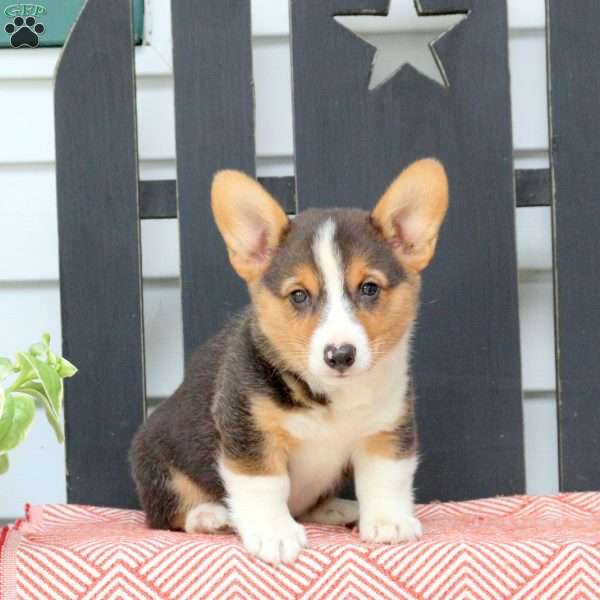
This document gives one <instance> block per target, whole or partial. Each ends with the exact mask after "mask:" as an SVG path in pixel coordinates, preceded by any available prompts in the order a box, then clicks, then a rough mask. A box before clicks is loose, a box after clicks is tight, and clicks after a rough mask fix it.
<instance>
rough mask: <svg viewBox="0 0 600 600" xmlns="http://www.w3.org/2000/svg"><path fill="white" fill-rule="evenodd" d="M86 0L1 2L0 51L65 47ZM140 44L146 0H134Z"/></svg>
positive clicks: (135, 27) (135, 22)
mask: <svg viewBox="0 0 600 600" xmlns="http://www.w3.org/2000/svg"><path fill="white" fill-rule="evenodd" d="M84 3H85V0H37V1H36V2H11V1H10V0H0V48H36V47H38V46H39V47H42V46H62V45H63V44H64V42H65V40H66V38H67V35H68V34H69V31H70V29H71V27H72V26H73V23H75V19H77V16H78V15H79V13H80V11H81V9H82V7H83V5H84ZM133 11H134V30H135V40H136V43H137V44H140V43H141V42H142V38H143V35H144V0H133Z"/></svg>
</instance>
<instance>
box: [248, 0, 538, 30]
mask: <svg viewBox="0 0 600 600" xmlns="http://www.w3.org/2000/svg"><path fill="white" fill-rule="evenodd" d="M296 1H298V0H296ZM508 16H509V24H510V28H511V29H543V27H544V24H545V8H544V0H525V1H524V0H509V2H508ZM356 21H357V23H356V28H357V30H359V31H362V32H371V33H372V32H381V31H415V30H422V31H434V32H442V31H444V30H445V29H446V28H447V27H448V26H449V25H451V24H452V23H453V22H454V21H453V19H452V18H451V17H433V18H432V17H418V16H417V14H416V11H415V8H414V3H413V0H391V10H390V14H389V16H388V17H369V16H364V17H362V18H357V19H356ZM252 31H253V34H254V35H255V36H285V35H288V34H289V10H288V2H287V1H286V0H252Z"/></svg>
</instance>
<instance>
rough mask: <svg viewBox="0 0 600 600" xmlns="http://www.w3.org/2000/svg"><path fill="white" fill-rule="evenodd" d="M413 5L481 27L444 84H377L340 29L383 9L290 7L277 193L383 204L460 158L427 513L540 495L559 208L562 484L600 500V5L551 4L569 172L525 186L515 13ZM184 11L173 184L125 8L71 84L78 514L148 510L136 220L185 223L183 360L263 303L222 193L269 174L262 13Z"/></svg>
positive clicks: (217, 6) (421, 413) (438, 342)
mask: <svg viewBox="0 0 600 600" xmlns="http://www.w3.org/2000/svg"><path fill="white" fill-rule="evenodd" d="M282 1H283V0H282ZM416 4H417V5H418V6H419V10H420V11H421V13H422V14H443V13H466V14H467V17H466V18H465V19H464V20H463V21H462V22H461V23H460V24H459V25H458V26H457V27H456V28H454V29H453V30H452V31H451V32H449V33H448V34H446V35H445V36H444V37H443V38H441V39H440V40H438V41H437V42H436V43H435V45H434V51H435V52H436V54H437V57H438V59H439V60H440V61H441V64H442V65H443V69H444V72H445V76H446V79H447V85H446V86H442V85H439V84H437V83H435V82H433V81H431V80H430V79H428V78H426V77H424V76H423V75H421V74H420V73H418V72H417V71H415V70H414V69H412V68H411V67H405V68H403V69H402V70H401V71H400V72H399V73H397V74H396V75H395V76H394V78H393V79H392V80H390V81H388V82H387V83H386V84H385V85H383V86H381V87H379V88H376V89H375V90H372V91H369V89H368V80H369V72H370V65H371V61H372V59H373V49H371V48H369V47H368V46H366V45H364V44H363V43H362V42H361V41H360V40H359V39H358V38H356V37H355V36H353V35H352V34H351V33H350V32H348V31H346V30H345V29H343V28H341V27H340V26H339V25H338V24H337V23H336V22H335V20H334V19H333V17H334V16H335V15H337V14H361V13H364V12H368V13H371V14H373V13H377V14H381V15H384V14H385V13H386V11H387V8H388V1H387V0H290V11H291V24H292V27H291V41H292V51H293V74H294V75H293V86H294V90H293V92H294V129H295V161H296V163H295V164H296V177H295V179H294V178H290V177H288V178H269V179H265V180H263V183H264V184H265V185H266V187H268V188H269V189H270V190H271V191H272V192H273V193H274V194H275V195H276V196H277V197H278V198H279V199H280V201H281V202H282V203H283V204H284V205H285V208H286V210H287V211H288V212H289V213H294V212H296V211H297V210H302V209H304V208H308V207H320V206H330V205H332V204H344V205H352V206H360V207H364V208H369V207H371V205H372V203H373V201H374V199H376V198H377V197H378V196H379V195H380V194H381V192H382V191H383V190H384V188H385V186H386V185H387V183H388V182H389V181H390V180H391V179H392V177H393V176H394V175H395V174H396V173H398V171H399V170H400V169H402V168H403V167H404V166H406V165H407V164H408V163H409V162H411V161H412V160H414V159H417V158H420V157H423V156H429V155H433V156H437V157H439V158H440V159H441V160H442V161H443V162H444V164H445V165H446V168H447V170H448V173H449V178H450V182H451V210H450V213H449V217H448V222H447V224H446V226H445V227H444V230H443V234H442V237H441V240H440V245H439V252H438V255H437V258H436V260H435V264H434V265H433V266H432V267H431V269H430V270H429V271H428V272H427V274H426V277H425V288H424V298H423V307H422V312H421V320H420V322H421V325H420V327H419V332H418V336H417V348H416V356H415V372H416V379H417V386H418V396H419V404H418V409H419V410H418V418H419V426H420V429H421V439H422V457H423V460H422V467H421V469H420V472H419V476H418V482H417V486H418V495H419V499H420V500H423V501H428V500H432V499H443V500H445V499H466V498H475V497H483V496H493V495H497V494H510V493H519V492H523V491H524V487H525V481H524V480H525V476H524V452H523V418H522V398H521V397H522V388H521V374H520V369H521V366H520V350H519V325H518V295H517V264H516V252H515V226H514V222H515V212H514V211H515V208H516V207H517V206H536V205H548V204H550V203H552V204H553V210H554V216H555V219H554V224H555V258H556V262H555V272H556V282H557V293H556V298H557V302H556V314H557V322H558V334H559V335H558V344H559V352H558V353H557V355H558V357H559V362H558V365H559V369H558V373H559V382H558V390H559V414H560V428H559V435H560V448H561V457H560V460H561V486H562V489H564V490H574V489H584V488H585V489H588V488H600V471H599V470H598V469H597V468H596V460H594V457H595V456H597V455H598V452H599V451H600V433H599V432H600V427H599V425H600V416H599V415H600V410H599V409H598V406H597V405H598V401H599V400H600V369H598V368H597V367H596V356H597V348H598V346H599V345H600V344H599V342H600V329H599V325H600V319H599V317H598V308H597V307H598V306H600V302H599V301H600V293H599V292H600V283H599V281H600V279H599V278H598V277H597V273H598V272H599V270H600V242H599V241H598V233H597V232H598V231H599V230H600V204H599V201H598V200H597V198H596V194H597V192H596V189H597V188H598V187H599V186H598V185H597V179H600V169H599V168H598V167H597V166H596V164H595V163H596V162H598V160H600V142H598V140H599V139H600V136H599V135H598V133H600V132H599V131H598V129H599V128H600V119H598V117H597V115H596V102H597V100H596V99H597V97H598V91H599V90H600V75H599V74H598V69H597V66H598V65H600V36H598V35H597V31H596V29H598V28H600V5H597V4H596V3H595V2H592V0H576V1H573V2H569V3H565V2H561V0H548V8H549V15H550V17H551V22H550V26H549V31H550V33H551V36H550V45H549V47H550V51H549V61H550V81H551V83H552V86H551V108H552V110H551V114H552V123H551V126H552V139H551V147H552V169H551V171H550V172H548V171H520V172H517V173H516V177H515V172H514V170H513V159H512V155H513V145H512V137H511V105H510V86H509V70H508V54H507V46H508V44H507V41H508V38H507V36H508V31H507V13H506V4H505V0H421V1H420V2H418V3H416ZM172 13H173V40H174V48H173V59H174V72H175V108H176V135H177V183H176V184H175V182H172V181H159V182H153V181H152V182H151V181H140V180H139V177H138V166H137V154H136V153H137V140H136V122H135V118H136V117H135V114H136V112H135V71H134V61H133V48H134V47H133V37H132V34H131V31H132V29H131V6H130V2H129V0H88V3H87V5H86V8H85V9H84V11H83V13H82V15H81V17H80V19H79V21H78V23H77V24H76V26H75V29H74V32H73V34H72V36H71V38H70V39H69V42H68V44H67V46H66V48H65V50H64V55H63V57H62V61H61V64H60V68H59V71H58V75H57V81H56V139H57V186H58V211H59V228H60V257H61V258H60V266H61V297H62V316H63V337H64V352H65V354H66V356H68V357H69V358H70V359H72V360H73V361H74V362H75V363H76V364H78V366H79V367H80V372H79V374H78V376H77V377H76V378H74V379H73V380H71V381H69V382H68V387H67V390H66V394H67V397H66V407H65V408H66V429H67V463H68V464H67V470H68V478H69V479H68V498H69V501H71V502H85V503H95V504H105V505H119V506H132V505H135V498H134V494H133V486H132V483H131V481H130V478H129V474H128V468H127V463H126V455H127V447H128V444H129V441H130V439H131V435H132V433H133V431H134V430H135V429H136V428H137V426H138V425H139V424H140V422H141V421H142V419H143V418H144V414H145V386H144V357H143V328H142V302H141V297H142V296H141V268H140V234H139V224H140V218H146V219H152V218H178V222H179V229H180V247H181V277H182V303H183V320H184V328H183V329H184V334H185V337H184V343H185V355H186V356H189V354H190V352H191V350H192V349H193V348H194V347H195V346H196V345H197V344H198V343H200V342H201V341H203V340H204V339H206V338H207V336H209V335H210V334H212V333H213V332H214V331H215V330H216V329H217V328H218V327H219V326H220V325H221V324H222V323H223V322H224V321H225V319H226V318H227V316H228V315H230V314H232V313H233V312H234V311H235V310H237V309H238V308H239V307H240V306H242V305H243V304H244V303H245V302H246V301H247V298H246V292H245V290H244V288H243V286H242V284H241V282H240V281H239V280H238V279H237V277H236V276H235V275H234V274H233V271H232V270H231V269H230V268H229V265H228V261H227V258H226V253H225V250H224V247H223V244H222V243H221V241H220V239H219V238H218V235H217V232H216V229H215V227H214V225H213V223H212V219H211V218H210V211H209V187H210V181H211V178H212V175H213V173H214V172H215V171H216V170H218V169H221V168H238V169H242V170H244V171H246V172H247V173H251V174H253V173H254V170H255V147H254V105H253V88H252V61H251V27H250V0H218V1H215V0H172ZM583 15H586V17H585V18H583ZM582 56H584V57H586V60H585V61H582V60H581V57H582ZM595 59H597V60H595ZM573 90H577V93H573ZM515 184H516V185H515ZM552 198H553V199H554V202H552Z"/></svg>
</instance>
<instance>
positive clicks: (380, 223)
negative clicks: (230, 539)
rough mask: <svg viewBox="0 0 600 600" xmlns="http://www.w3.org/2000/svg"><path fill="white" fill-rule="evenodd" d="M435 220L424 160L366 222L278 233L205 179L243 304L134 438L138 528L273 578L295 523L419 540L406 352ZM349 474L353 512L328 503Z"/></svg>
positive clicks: (296, 225) (431, 173)
mask: <svg viewBox="0 0 600 600" xmlns="http://www.w3.org/2000/svg"><path fill="white" fill-rule="evenodd" d="M447 206H448V183H447V179H446V174H445V172H444V169H443V167H442V166H441V165H440V164H439V163H438V162H437V161H435V160H432V159H425V160H421V161H419V162H416V163H414V164H413V165H411V166H410V167H409V168H408V169H406V170H405V171H404V172H403V173H402V174H401V175H400V176H399V177H398V178H397V179H396V180H395V181H394V182H393V183H392V185H391V186H390V188H389V189H388V190H387V191H386V192H385V194H384V195H383V197H382V198H381V199H380V200H379V202H378V203H377V205H376V206H375V208H374V209H373V211H372V212H371V213H370V214H369V213H367V212H364V211H361V210H352V209H336V210H310V211H307V212H305V213H303V214H300V215H299V216H298V217H296V218H295V219H293V220H289V219H288V218H287V216H286V215H285V213H284V212H283V210H282V209H281V208H280V206H279V204H278V203H277V202H276V201H275V200H274V199H273V198H272V197H271V196H270V195H269V194H268V193H267V192H266V191H265V190H264V189H263V188H262V187H261V186H260V185H259V184H258V183H256V182H255V181H254V180H253V179H251V178H249V177H247V176H246V175H244V174H243V173H239V172H236V171H222V172H220V173H218V174H217V175H216V177H215V179H214V184H213V189H212V207H213V212H214V217H215V220H216V223H217V226H218V228H219V231H220V232H221V234H222V236H223V238H224V240H225V244H226V246H227V251H228V253H229V258H230V260H231V264H232V265H233V268H234V269H235V270H236V271H237V273H238V274H239V275H240V277H242V278H243V279H244V280H245V281H246V282H247V284H248V289H249V292H250V296H251V298H252V303H251V305H250V306H249V307H248V308H247V309H246V310H245V311H244V312H242V313H241V314H240V315H239V317H238V318H236V319H235V320H234V321H233V322H232V323H230V324H229V325H228V326H227V327H226V328H225V329H223V330H222V331H221V333H219V334H218V335H217V336H216V337H214V338H213V339H212V340H210V341H208V342H207V343H206V344H205V345H203V346H202V347H200V348H199V349H198V350H197V352H196V353H195V355H194V357H193V358H192V360H191V361H190V364H189V367H188V369H187V373H186V377H185V380H184V382H183V384H182V385H181V386H180V387H179V389H178V390H177V391H176V392H175V394H174V395H173V396H172V397H171V398H169V399H168V400H167V401H165V402H164V403H163V404H162V405H161V406H160V407H159V408H158V409H157V410H156V411H155V412H154V413H153V414H152V415H151V416H150V418H149V419H148V421H147V422H146V423H145V425H143V427H142V428H141V429H140V431H139V432H138V434H137V435H136V437H135V440H134V442H133V447H132V451H131V462H132V467H133V475H134V477H135V480H136V483H137V489H138V492H139V496H140V500H141V503H142V506H143V508H144V510H145V511H146V514H147V518H148V522H149V524H150V525H151V526H152V527H156V528H172V529H183V530H185V531H187V532H190V533H196V532H198V533H200V532H204V533H206V532H217V531H220V530H222V529H224V528H227V527H229V526H231V527H233V528H234V529H235V530H236V531H237V532H238V533H239V535H240V536H241V538H242V540H243V543H244V545H245V546H246V548H247V549H248V551H249V552H251V553H252V554H254V555H256V556H258V557H260V558H262V559H264V560H266V561H268V562H272V563H276V562H278V561H291V560H293V559H294V558H295V557H296V556H297V555H298V553H299V552H300V550H301V548H302V547H303V546H304V545H305V544H306V536H305V533H304V528H303V527H302V525H300V522H302V521H305V522H306V521H310V522H319V523H328V524H347V523H351V522H354V521H358V522H359V531H360V536H361V537H362V539H364V540H366V541H370V542H388V543H395V542H401V541H404V540H411V539H413V538H416V537H417V536H419V534H420V533H421V528H420V525H419V522H418V521H417V519H416V518H415V517H414V514H413V489H412V488H413V476H414V473H415V469H416V466H417V458H416V441H417V440H416V431H415V422H414V397H413V395H412V391H411V384H410V376H409V357H410V342H411V335H412V329H413V323H414V321H415V317H416V315H417V307H418V298H419V288H420V272H421V271H422V270H423V269H424V268H425V267H426V266H427V264H428V263H429V261H430V260H431V258H432V256H433V253H434V250H435V246H436V241H437V238H438V232H439V229H440V226H441V224H442V221H443V219H444V216H445V214H446V209H447ZM199 260H201V259H200V258H199ZM350 474H353V476H354V479H355V486H356V493H357V497H358V503H356V502H352V501H348V500H342V499H338V498H336V497H335V492H336V489H338V487H339V485H340V483H341V482H342V480H343V479H344V477H346V476H347V475H350Z"/></svg>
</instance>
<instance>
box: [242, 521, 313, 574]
mask: <svg viewBox="0 0 600 600" xmlns="http://www.w3.org/2000/svg"><path fill="white" fill-rule="evenodd" d="M238 532H239V534H240V537H241V538H242V542H243V543H244V546H245V547H246V550H248V552H249V553H250V554H253V555H254V556H257V557H258V558H260V559H262V560H264V561H266V562H268V563H271V564H277V563H279V562H284V563H288V562H292V561H293V560H295V559H296V557H297V556H298V554H300V550H302V548H303V547H304V546H305V545H306V532H305V531H304V527H302V525H300V524H299V523H296V521H294V519H292V518H291V517H290V518H289V519H287V520H286V521H285V522H283V523H278V522H273V523H272V524H271V525H269V527H268V528H260V529H259V528H255V527H253V526H252V524H249V525H248V526H242V527H239V528H238Z"/></svg>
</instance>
